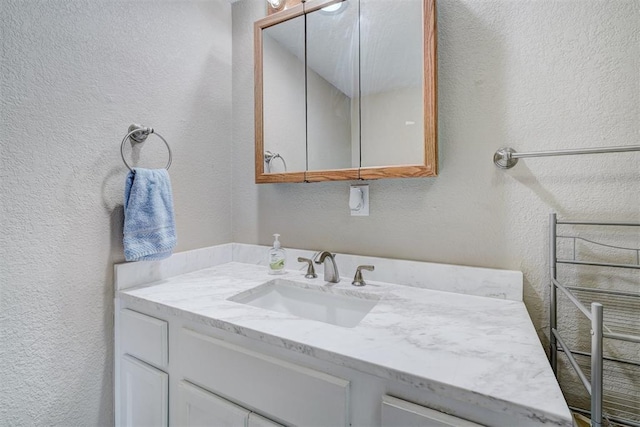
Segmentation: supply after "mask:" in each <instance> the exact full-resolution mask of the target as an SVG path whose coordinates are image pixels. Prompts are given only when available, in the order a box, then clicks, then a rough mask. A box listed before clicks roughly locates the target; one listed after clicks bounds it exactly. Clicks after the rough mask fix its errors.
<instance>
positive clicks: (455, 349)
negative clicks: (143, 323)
mask: <svg viewBox="0 0 640 427" xmlns="http://www.w3.org/2000/svg"><path fill="white" fill-rule="evenodd" d="M275 277H280V278H284V279H290V280H295V281H296V282H300V283H307V284H309V285H316V286H317V285H323V286H325V287H330V288H333V289H344V290H347V291H354V290H355V291H356V292H363V293H368V294H376V295H380V296H382V298H381V300H380V302H379V303H378V304H377V305H376V306H375V307H374V308H373V310H372V311H371V312H370V313H369V314H368V315H367V316H366V317H365V318H364V319H363V320H362V321H361V322H360V323H359V324H358V325H357V326H356V327H353V328H344V327H340V326H334V325H331V324H326V323H323V322H318V321H313V320H306V319H301V318H298V317H295V316H293V315H288V314H282V313H279V312H275V311H269V310H265V309H261V308H256V307H252V306H249V305H246V304H241V303H237V302H232V301H228V300H227V299H228V298H229V297H232V296H234V295H236V294H238V293H240V292H243V291H246V290H249V289H251V288H253V287H256V286H258V285H261V284H263V283H265V282H267V281H269V280H273V279H274V278H275ZM350 283H351V280H349V279H346V278H343V279H342V280H341V282H340V283H338V284H327V283H325V282H323V281H322V279H321V278H318V279H313V280H307V279H305V278H304V273H302V272H300V271H288V272H287V274H286V275H282V276H270V275H268V274H267V272H266V268H265V267H264V266H256V265H251V264H243V263H238V262H230V263H226V264H222V265H219V266H216V267H212V268H207V269H203V270H199V271H196V272H193V273H188V274H183V275H180V276H176V277H173V278H170V279H166V280H161V281H158V282H154V283H151V284H149V285H148V286H144V287H140V288H136V289H128V290H125V291H120V292H119V293H118V296H119V297H120V298H121V299H122V300H124V301H128V302H132V303H138V304H141V303H142V304H151V305H154V306H156V307H157V308H159V309H160V310H166V312H167V313H168V314H175V315H179V316H181V317H183V318H186V319H189V320H194V321H199V322H203V323H206V324H209V325H212V326H214V327H217V328H219V329H223V330H227V331H230V332H233V333H236V334H241V335H244V336H246V337H249V338H253V339H257V340H260V341H263V342H266V343H269V344H272V345H275V346H278V347H282V348H286V349H289V350H292V351H297V352H300V353H304V354H308V355H311V356H313V357H316V358H319V359H322V360H326V361H328V362H331V363H335V364H338V365H342V366H346V367H350V368H353V369H357V370H359V371H362V372H366V373H370V374H373V375H377V376H379V377H382V378H389V379H393V380H397V381H401V382H404V383H407V384H411V385H414V386H417V387H421V388H429V389H432V390H434V391H436V392H437V393H438V394H440V395H443V396H450V397H451V398H454V399H456V400H458V401H462V402H466V403H469V404H472V405H477V406H481V407H485V408H488V409H493V410H497V411H508V412H516V413H518V414H521V415H522V416H524V417H529V418H532V419H535V420H536V421H539V422H540V424H545V425H561V426H571V425H572V420H571V414H570V412H569V410H568V408H567V405H566V403H565V400H564V398H563V396H562V393H561V391H560V388H559V386H558V384H557V381H556V379H555V376H554V375H553V372H552V371H551V368H550V366H549V363H548V361H547V358H546V355H545V353H544V351H543V349H542V346H541V345H540V341H539V339H538V336H537V335H536V332H535V329H534V327H533V324H532V323H531V320H530V318H529V315H528V313H527V310H526V307H525V305H524V304H523V303H522V302H518V301H507V300H499V299H495V298H486V297H478V296H470V295H462V294H455V293H450V292H441V291H434V290H427V289H419V288H413V287H409V286H400V285H392V284H388V283H382V282H368V284H367V286H366V287H364V288H354V287H353V286H351V284H350Z"/></svg>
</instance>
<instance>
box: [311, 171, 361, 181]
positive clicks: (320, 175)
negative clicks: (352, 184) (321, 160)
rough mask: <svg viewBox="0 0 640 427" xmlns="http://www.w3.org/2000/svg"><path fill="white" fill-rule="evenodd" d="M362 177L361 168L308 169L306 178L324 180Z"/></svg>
mask: <svg viewBox="0 0 640 427" xmlns="http://www.w3.org/2000/svg"><path fill="white" fill-rule="evenodd" d="M359 178H360V169H358V168H349V169H327V170H313V171H306V172H305V178H304V180H305V181H306V182H322V181H349V180H355V179H359Z"/></svg>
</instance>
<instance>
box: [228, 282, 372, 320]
mask: <svg viewBox="0 0 640 427" xmlns="http://www.w3.org/2000/svg"><path fill="white" fill-rule="evenodd" d="M229 301H234V302H239V303H242V304H247V305H251V306H253V307H259V308H264V309H266V310H271V311H277V312H280V313H285V314H292V315H294V316H297V317H303V318H305V319H310V320H318V321H320V322H325V323H330V324H332V325H337V326H343V327H346V328H353V327H355V326H357V325H358V323H360V321H361V320H362V319H363V318H364V317H365V316H366V315H367V313H369V312H370V311H371V309H373V307H375V305H376V304H377V303H378V301H380V298H379V297H378V296H375V295H369V294H365V293H362V292H356V291H354V292H346V291H343V290H339V289H333V288H329V287H327V286H313V285H308V284H306V283H298V282H293V281H289V280H283V279H275V280H271V281H269V282H267V283H264V284H262V285H260V286H256V287H255V288H252V289H249V290H248V291H245V292H241V293H239V294H237V295H234V296H232V297H230V298H229Z"/></svg>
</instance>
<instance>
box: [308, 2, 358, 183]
mask: <svg viewBox="0 0 640 427" xmlns="http://www.w3.org/2000/svg"><path fill="white" fill-rule="evenodd" d="M358 39H359V37H358V3H357V1H355V0H346V1H343V2H341V3H337V4H334V5H331V6H329V7H326V8H323V9H319V10H316V11H314V12H311V13H309V14H307V162H308V169H309V170H310V171H314V170H328V169H346V168H358V167H359V166H360V152H359V150H360V135H359V124H358V118H359V111H358V44H359V41H358Z"/></svg>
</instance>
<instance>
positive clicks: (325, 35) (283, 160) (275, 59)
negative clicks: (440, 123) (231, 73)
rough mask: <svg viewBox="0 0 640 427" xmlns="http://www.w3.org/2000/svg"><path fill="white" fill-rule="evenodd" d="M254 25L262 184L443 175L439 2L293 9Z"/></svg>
mask: <svg viewBox="0 0 640 427" xmlns="http://www.w3.org/2000/svg"><path fill="white" fill-rule="evenodd" d="M282 3H285V4H286V9H284V10H280V11H276V10H272V9H269V12H270V13H271V12H273V13H272V14H270V15H269V16H267V17H266V18H263V19H261V20H259V21H257V22H255V24H254V32H255V33H254V42H255V45H254V50H255V135H256V144H255V156H256V159H255V169H256V183H278V182H317V181H336V180H354V179H379V178H409V177H431V176H436V174H437V139H436V138H437V127H436V119H437V111H436V108H437V107H436V100H437V98H436V95H437V94H436V23H435V19H436V15H435V0H399V1H398V0H307V1H306V2H301V1H300V0H287V1H286V2H284V1H283V2H282Z"/></svg>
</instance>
